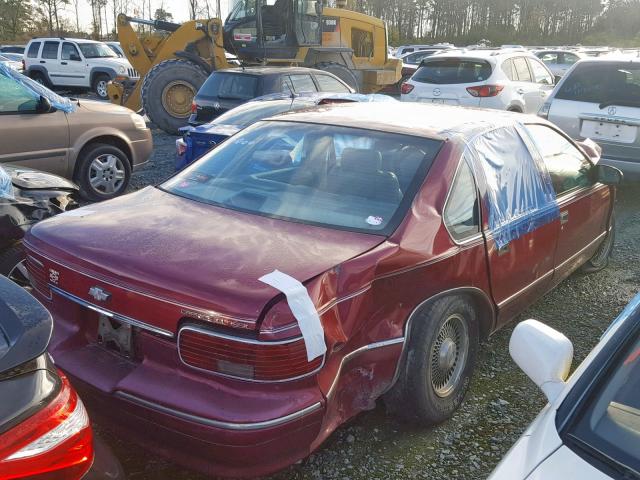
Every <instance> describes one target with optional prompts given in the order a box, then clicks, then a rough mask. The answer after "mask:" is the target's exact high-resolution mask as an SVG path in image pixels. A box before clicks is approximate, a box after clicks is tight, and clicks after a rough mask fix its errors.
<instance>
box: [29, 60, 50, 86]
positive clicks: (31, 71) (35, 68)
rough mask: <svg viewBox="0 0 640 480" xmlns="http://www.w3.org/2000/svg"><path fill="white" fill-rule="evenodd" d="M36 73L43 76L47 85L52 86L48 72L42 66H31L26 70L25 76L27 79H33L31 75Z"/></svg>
mask: <svg viewBox="0 0 640 480" xmlns="http://www.w3.org/2000/svg"><path fill="white" fill-rule="evenodd" d="M36 72H37V73H41V74H42V75H44V78H45V79H46V81H47V82H48V83H49V85H53V83H52V82H51V78H50V77H49V72H48V71H47V69H46V68H45V67H43V66H42V65H31V66H30V67H29V68H27V76H28V77H29V78H33V74H34V73H36Z"/></svg>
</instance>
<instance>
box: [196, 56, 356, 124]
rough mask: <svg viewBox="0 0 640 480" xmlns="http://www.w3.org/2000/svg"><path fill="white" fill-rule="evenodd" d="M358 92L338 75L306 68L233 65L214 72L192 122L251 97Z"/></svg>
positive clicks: (201, 93)
mask: <svg viewBox="0 0 640 480" xmlns="http://www.w3.org/2000/svg"><path fill="white" fill-rule="evenodd" d="M282 92H284V93H293V94H299V93H313V92H330V93H354V91H353V89H352V88H351V87H350V86H349V85H347V84H346V83H344V82H343V81H342V80H340V79H339V78H338V77H336V76H335V75H333V74H331V73H329V72H324V71H322V70H315V69H313V68H303V67H290V68H289V67H287V68H283V67H254V68H243V67H240V68H231V69H229V70H224V71H220V72H213V73H212V74H211V75H210V76H209V78H208V79H207V81H206V82H204V84H203V85H202V87H200V90H199V91H198V94H197V95H196V96H195V98H194V99H193V104H192V105H191V116H190V117H189V125H194V126H195V125H202V124H203V123H207V122H210V121H211V120H213V119H215V118H216V117H218V116H219V115H222V114H223V113H224V112H226V111H228V110H231V109H232V108H234V107H237V106H238V105H241V104H243V103H245V102H248V101H249V100H251V99H253V98H256V97H260V96H262V95H268V94H270V93H282Z"/></svg>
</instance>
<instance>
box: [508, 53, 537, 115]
mask: <svg viewBox="0 0 640 480" xmlns="http://www.w3.org/2000/svg"><path fill="white" fill-rule="evenodd" d="M513 68H514V70H515V72H516V75H517V82H516V93H517V94H518V95H520V96H521V97H522V102H523V104H524V113H537V112H538V110H539V108H540V107H541V106H542V101H541V100H542V99H541V96H540V88H539V87H538V85H536V83H535V82H534V81H533V75H532V74H531V70H530V69H529V64H528V63H527V59H526V58H525V57H514V58H513Z"/></svg>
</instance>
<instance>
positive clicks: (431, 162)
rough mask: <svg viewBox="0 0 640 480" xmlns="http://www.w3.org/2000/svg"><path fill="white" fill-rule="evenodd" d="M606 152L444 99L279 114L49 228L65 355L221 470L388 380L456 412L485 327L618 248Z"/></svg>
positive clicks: (45, 272) (37, 282) (308, 440)
mask: <svg viewBox="0 0 640 480" xmlns="http://www.w3.org/2000/svg"><path fill="white" fill-rule="evenodd" d="M586 152H587V150H585V149H583V148H582V147H581V146H579V145H577V144H575V143H573V142H572V141H571V140H570V139H568V138H567V137H566V136H565V135H564V134H563V133H562V132H560V131H559V130H558V129H556V128H555V127H554V126H553V125H551V124H549V123H548V122H546V121H544V120H542V119H540V118H536V117H529V116H524V115H520V114H510V113H507V112H497V111H483V110H467V109H460V108H457V107H448V106H438V105H420V104H401V103H398V104H395V103H389V104H375V103H369V104H342V105H331V106H327V107H323V108H319V109H314V110H308V111H298V112H293V113H291V114H286V115H284V116H279V117H274V118H271V119H269V120H266V121H262V122H259V123H257V124H255V125H253V126H251V127H249V128H247V129H245V130H243V131H242V132H240V133H238V134H236V135H235V136H234V137H232V138H231V139H229V140H228V141H227V142H225V143H223V144H221V145H220V146H219V147H218V148H216V149H215V150H213V151H212V152H210V153H209V154H207V155H205V156H204V157H202V158H201V159H200V160H198V161H197V162H195V163H194V164H192V165H191V166H189V167H188V168H187V169H185V170H183V171H181V172H180V173H178V174H176V175H175V176H174V177H172V178H171V179H170V180H168V181H167V182H165V183H163V184H161V185H159V186H157V187H147V188H144V189H142V190H140V191H138V192H135V193H132V194H130V195H127V196H125V197H121V198H117V199H114V200H110V201H108V202H103V203H100V204H94V205H90V206H88V207H84V208H81V209H78V210H76V211H74V212H72V213H67V214H62V215H59V216H57V217H55V218H53V219H50V220H45V221H43V222H40V223H39V224H38V225H36V226H35V227H34V228H33V229H32V230H31V232H30V233H29V235H28V236H27V238H26V240H25V246H26V249H27V259H28V260H27V261H28V269H29V272H30V275H31V281H32V283H33V287H34V290H35V292H36V294H37V296H38V298H39V299H40V300H41V301H42V302H43V303H44V304H45V305H46V306H47V307H48V308H49V309H50V311H51V313H52V314H53V317H54V320H55V331H54V336H53V339H52V341H51V347H50V351H51V354H52V355H53V357H54V359H55V361H56V364H57V365H58V366H59V367H60V368H61V369H63V370H64V371H65V372H66V373H67V374H68V376H69V377H70V378H71V380H72V382H73V383H74V385H75V386H76V388H77V389H78V390H79V391H80V392H81V394H82V395H83V398H84V399H85V400H86V403H87V404H88V406H89V408H90V409H91V411H92V413H94V414H95V415H96V417H97V418H98V420H100V418H103V419H104V420H106V421H107V422H108V424H109V425H110V426H115V427H117V428H119V429H120V430H121V431H122V432H124V433H123V435H126V437H127V438H132V439H135V440H136V441H138V442H140V443H141V444H142V445H144V446H145V447H147V448H148V449H150V450H152V451H154V452H157V453H159V454H161V455H164V456H167V457H169V458H170V459H172V460H174V461H175V462H179V463H181V464H182V465H185V466H188V467H191V468H197V469H199V470H201V471H204V472H207V473H209V474H216V475H224V476H256V475H262V474H266V473H269V472H273V471H276V470H278V469H281V468H283V467H286V466H287V465H290V464H292V463H294V462H296V461H298V460H300V459H302V458H304V457H306V456H308V455H309V454H310V452H312V451H313V450H315V449H316V448H318V447H319V446H320V445H321V444H322V442H323V441H324V440H325V439H326V438H327V437H328V436H329V435H330V434H331V432H333V431H334V430H335V429H336V428H337V427H338V426H339V425H340V424H342V423H344V422H345V421H346V420H348V419H349V418H351V417H353V416H354V415H356V414H357V413H358V412H361V411H363V410H367V409H371V408H373V406H374V404H375V401H376V399H378V398H380V397H383V398H384V399H385V401H386V404H387V405H388V407H389V410H390V411H392V412H395V413H396V414H398V415H400V416H401V417H403V418H405V419H408V420H409V421H412V422H414V423H416V422H417V423H421V424H425V425H428V424H434V423H438V422H442V421H444V420H445V419H447V418H448V417H450V416H451V415H452V414H453V412H454V411H455V409H456V408H457V407H458V406H459V405H460V403H461V401H462V399H463V397H464V394H465V391H466V390H467V387H468V385H469V380H470V377H471V375H472V372H473V369H474V364H475V362H476V356H477V352H478V346H479V344H480V342H481V341H482V340H483V339H484V338H486V337H487V336H488V335H490V334H491V333H492V332H493V331H495V330H496V329H497V328H499V327H500V326H501V325H503V324H504V323H505V322H507V321H509V320H510V319H512V318H513V317H514V316H515V315H516V314H518V313H519V312H520V311H522V310H523V309H524V308H525V307H527V306H528V305H529V304H531V303H532V302H533V301H535V300H536V299H537V298H539V297H540V296H541V295H543V294H544V293H545V292H546V291H548V290H549V289H550V288H552V287H553V286H554V285H555V284H557V283H558V282H560V281H561V280H562V279H563V278H565V277H567V276H568V275H569V274H570V273H571V272H573V271H574V270H576V269H577V268H578V267H581V266H582V267H584V268H585V269H586V270H598V269H601V268H604V267H605V266H606V264H607V259H608V256H609V254H610V252H611V248H612V244H613V228H612V225H613V223H612V220H613V217H612V215H613V203H614V194H615V187H613V186H610V185H614V184H615V183H617V182H618V181H619V180H620V173H619V172H618V171H617V170H615V169H612V168H611V167H606V166H598V165H597V162H596V161H595V159H594V158H590V157H589V156H588V155H587V153H586ZM589 152H591V154H592V155H593V156H594V157H595V150H594V149H590V150H589Z"/></svg>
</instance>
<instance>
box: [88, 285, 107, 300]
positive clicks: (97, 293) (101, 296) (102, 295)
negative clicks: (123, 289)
mask: <svg viewBox="0 0 640 480" xmlns="http://www.w3.org/2000/svg"><path fill="white" fill-rule="evenodd" d="M89 296H91V297H93V298H94V299H95V300H96V301H98V302H106V301H107V300H109V299H110V298H111V294H110V293H109V292H107V291H106V290H103V289H102V288H100V287H91V288H90V289H89Z"/></svg>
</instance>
